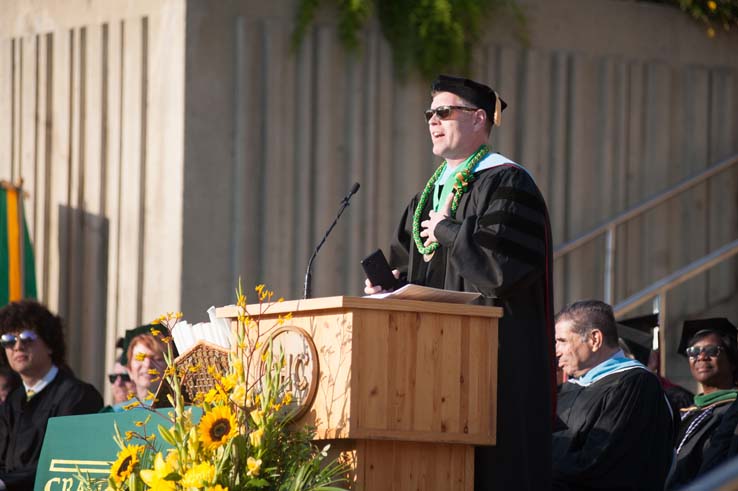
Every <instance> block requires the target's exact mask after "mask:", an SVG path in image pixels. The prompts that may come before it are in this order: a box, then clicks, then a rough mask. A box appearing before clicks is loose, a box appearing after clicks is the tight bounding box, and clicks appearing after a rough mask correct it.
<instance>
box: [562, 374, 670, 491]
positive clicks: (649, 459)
mask: <svg viewBox="0 0 738 491" xmlns="http://www.w3.org/2000/svg"><path fill="white" fill-rule="evenodd" d="M556 411H557V414H558V417H559V420H560V421H559V424H560V427H559V428H557V431H555V432H554V435H553V480H554V489H557V490H568V491H590V490H605V489H608V490H618V491H636V490H637V491H658V490H661V489H663V488H664V483H665V481H666V476H667V473H668V471H669V467H670V465H671V461H672V457H673V453H674V451H673V444H674V424H673V419H672V413H671V410H670V408H669V406H668V403H667V402H666V399H665V397H664V392H663V390H662V388H661V384H660V383H659V380H658V378H656V376H655V375H654V374H653V373H651V372H649V371H648V370H646V369H644V368H632V369H629V370H626V371H622V372H619V373H612V374H609V375H606V376H604V377H603V378H601V379H599V380H597V381H596V382H594V383H592V384H591V385H589V386H587V387H582V386H580V385H577V384H574V383H571V382H567V383H564V384H562V385H561V388H560V390H559V399H558V402H557V405H556Z"/></svg>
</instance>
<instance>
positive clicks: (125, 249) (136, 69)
mask: <svg viewBox="0 0 738 491" xmlns="http://www.w3.org/2000/svg"><path fill="white" fill-rule="evenodd" d="M121 33H122V40H121V42H122V43H123V45H122V56H123V59H122V63H121V84H122V86H123V94H122V98H121V122H120V124H121V135H120V138H121V142H120V155H121V156H120V197H119V201H118V203H119V205H118V206H119V207H120V217H119V220H120V221H119V231H118V234H119V235H118V244H119V250H118V264H119V266H120V268H119V270H118V276H119V280H118V301H119V303H118V319H117V321H118V325H119V326H121V327H122V328H123V329H132V328H133V327H135V326H137V325H139V324H140V323H141V322H142V321H143V320H144V319H143V318H142V315H141V314H142V313H141V302H140V296H139V295H140V293H141V283H140V278H139V270H140V266H139V265H140V261H141V257H140V255H139V246H140V241H141V239H142V237H141V218H142V216H141V211H142V208H143V205H144V204H143V203H142V197H143V193H142V189H141V171H142V168H141V166H142V164H143V163H142V162H141V124H142V116H143V114H142V107H141V91H142V90H143V87H142V75H143V74H142V71H141V70H142V60H141V51H142V49H143V45H142V41H143V23H142V21H141V19H140V18H138V19H131V20H126V21H125V22H124V23H123V25H122V26H121ZM146 321H147V322H148V321H150V319H146Z"/></svg>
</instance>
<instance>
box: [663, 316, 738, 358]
mask: <svg viewBox="0 0 738 491" xmlns="http://www.w3.org/2000/svg"><path fill="white" fill-rule="evenodd" d="M711 332H714V333H717V334H721V335H725V336H730V337H732V338H734V339H735V338H736V333H738V329H736V327H735V326H734V325H733V324H732V323H731V322H730V321H729V320H728V319H726V318H725V317H712V318H709V319H693V320H688V321H684V324H683V325H682V338H681V339H680V341H679V349H678V350H677V353H679V354H680V355H683V356H686V350H687V348H688V347H689V346H690V344H692V341H693V340H694V338H695V337H697V336H702V335H703V334H709V333H711Z"/></svg>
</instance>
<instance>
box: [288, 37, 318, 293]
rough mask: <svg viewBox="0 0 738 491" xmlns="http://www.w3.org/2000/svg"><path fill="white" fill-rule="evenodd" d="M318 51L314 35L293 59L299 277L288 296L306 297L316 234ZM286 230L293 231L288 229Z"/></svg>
mask: <svg viewBox="0 0 738 491" xmlns="http://www.w3.org/2000/svg"><path fill="white" fill-rule="evenodd" d="M314 54H315V47H314V38H313V37H312V36H310V37H307V38H306V39H305V42H304V43H303V45H302V46H301V47H300V50H299V51H298V52H297V54H296V56H295V59H294V60H293V63H294V65H295V67H294V70H295V79H296V83H295V86H294V89H293V92H292V94H291V95H290V97H289V99H288V100H289V101H290V102H291V103H292V104H293V105H294V107H295V109H294V111H295V113H294V114H295V122H294V124H293V125H292V128H293V131H294V149H293V154H292V155H291V156H290V160H289V161H290V163H291V170H292V173H293V175H294V176H295V188H294V194H295V195H294V201H293V203H292V206H293V214H294V216H295V225H294V229H293V230H292V241H291V242H292V244H293V248H292V254H293V256H294V257H293V262H292V264H293V271H294V275H295V277H296V278H297V280H296V282H295V285H294V286H292V288H290V289H289V290H286V291H279V294H280V295H284V296H285V297H286V298H289V297H290V296H292V297H294V298H302V293H303V282H304V275H305V269H306V268H307V261H308V258H309V256H310V254H311V253H312V249H313V247H315V245H313V243H312V242H313V236H312V229H313V227H312V224H313V213H312V209H311V208H310V207H309V206H305V203H309V202H311V200H312V197H313V187H312V179H313V171H312V169H313V165H314V138H313V131H314V128H313V125H312V118H313V114H312V108H311V107H310V105H309V104H307V103H306V101H309V100H311V99H312V95H313V93H314V90H315V88H314V83H315V74H314V71H315V65H314V63H313V57H314ZM286 233H289V231H287V232H286Z"/></svg>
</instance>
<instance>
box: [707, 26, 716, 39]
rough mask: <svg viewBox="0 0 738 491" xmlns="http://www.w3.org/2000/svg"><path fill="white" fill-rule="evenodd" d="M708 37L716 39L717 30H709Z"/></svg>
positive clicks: (710, 28) (709, 28)
mask: <svg viewBox="0 0 738 491" xmlns="http://www.w3.org/2000/svg"><path fill="white" fill-rule="evenodd" d="M707 37H709V38H714V37H715V29H713V28H712V27H708V28H707Z"/></svg>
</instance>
